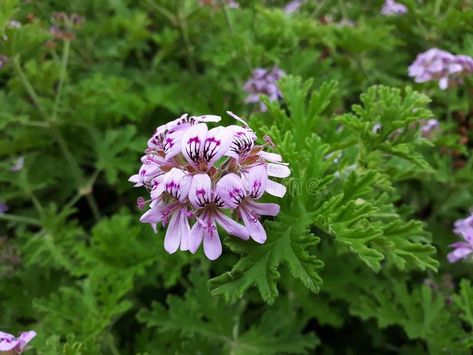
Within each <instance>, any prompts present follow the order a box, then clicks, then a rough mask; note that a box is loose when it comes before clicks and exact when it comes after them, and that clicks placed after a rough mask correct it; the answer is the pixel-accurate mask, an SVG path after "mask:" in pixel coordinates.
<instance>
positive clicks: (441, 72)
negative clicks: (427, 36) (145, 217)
mask: <svg viewBox="0 0 473 355" xmlns="http://www.w3.org/2000/svg"><path fill="white" fill-rule="evenodd" d="M408 72H409V76H410V77H413V78H414V81H415V82H416V83H424V82H427V81H432V80H438V81H439V87H440V89H442V90H445V89H446V88H448V87H449V85H450V82H451V81H453V82H454V83H459V82H461V79H460V78H461V76H464V75H466V74H470V73H472V72H473V58H471V57H469V56H466V55H454V54H452V53H449V52H447V51H443V50H441V49H438V48H431V49H429V50H428V51H426V52H423V53H421V54H419V55H418V56H417V58H416V60H415V61H414V63H412V64H411V65H410V66H409V68H408Z"/></svg>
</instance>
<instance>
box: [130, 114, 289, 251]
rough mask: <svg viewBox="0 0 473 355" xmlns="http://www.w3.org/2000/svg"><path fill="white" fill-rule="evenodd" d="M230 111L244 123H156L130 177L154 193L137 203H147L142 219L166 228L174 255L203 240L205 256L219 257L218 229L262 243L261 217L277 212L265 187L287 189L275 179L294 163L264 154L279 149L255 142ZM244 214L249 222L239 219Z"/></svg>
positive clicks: (275, 191)
mask: <svg viewBox="0 0 473 355" xmlns="http://www.w3.org/2000/svg"><path fill="white" fill-rule="evenodd" d="M227 113H228V114H229V115H230V116H231V117H234V118H235V119H236V120H237V121H238V122H240V123H242V125H241V126H240V125H231V126H228V127H223V126H219V127H215V128H211V129H209V128H208V127H207V123H210V122H218V121H219V120H220V117H219V116H213V115H206V116H190V117H189V116H188V115H187V114H184V115H182V116H181V117H180V118H178V119H176V120H174V121H172V122H169V123H167V124H165V125H162V126H160V127H158V128H157V129H156V131H155V134H154V135H153V137H151V139H150V140H149V141H148V147H147V149H146V151H145V153H146V155H145V156H143V157H142V166H141V168H140V169H139V172H138V174H135V175H133V176H131V177H130V179H129V180H130V181H131V182H133V183H134V184H135V186H137V187H139V186H144V187H146V188H147V190H148V191H149V195H150V199H149V200H145V198H143V197H140V198H139V199H138V201H137V204H138V207H139V208H140V209H143V208H145V207H146V205H149V209H148V211H146V212H145V213H144V214H143V216H142V217H141V219H140V220H141V222H143V223H149V224H151V226H152V227H153V228H154V229H155V230H156V228H157V225H158V224H162V225H163V227H165V228H167V230H166V235H165V238H164V248H165V250H166V251H167V252H169V253H174V252H176V251H177V250H178V249H180V250H182V251H185V250H189V251H190V252H192V253H195V252H196V251H197V250H198V248H199V246H200V245H201V244H203V246H204V253H205V255H206V256H207V257H208V258H209V259H210V260H215V259H217V258H218V257H219V256H220V255H221V253H222V244H221V241H220V237H219V234H218V230H217V226H220V227H222V228H223V229H224V230H225V231H226V232H227V233H228V234H230V235H233V236H236V237H239V238H241V239H244V240H247V239H249V238H250V236H251V237H252V239H254V240H255V241H257V242H258V243H264V241H265V240H266V232H265V230H264V227H263V225H262V224H261V222H260V221H259V217H260V216H262V215H267V216H276V215H277V214H278V213H279V206H278V205H277V204H274V203H272V204H271V203H260V202H256V200H259V199H260V198H262V197H263V195H264V193H265V192H267V193H269V194H271V195H274V196H277V197H283V196H284V194H285V193H286V187H285V186H284V185H282V184H280V183H278V182H276V181H272V180H270V179H269V177H278V178H284V177H287V176H289V175H290V170H289V167H288V165H287V164H285V163H283V162H282V157H281V156H280V155H279V154H276V153H271V152H267V151H265V149H266V148H268V147H271V146H273V144H272V142H270V140H269V139H266V140H267V142H266V143H264V144H261V145H257V144H256V140H257V137H256V134H255V132H254V131H253V130H252V129H251V128H250V127H249V126H248V124H247V123H246V122H245V121H244V120H243V119H242V118H240V117H238V116H236V115H234V114H233V113H231V112H229V111H228V112H227ZM230 187H231V188H233V189H237V188H238V189H240V190H241V196H240V198H239V199H237V200H235V202H234V203H233V204H232V203H230V202H231V200H229V196H228V191H227V190H225V189H228V188H230ZM232 212H236V215H235V214H233V215H232ZM231 216H233V217H235V219H232V217H231ZM240 218H241V219H242V220H243V224H244V225H242V224H240V223H238V220H239V219H240ZM192 223H193V224H192ZM191 225H192V226H191Z"/></svg>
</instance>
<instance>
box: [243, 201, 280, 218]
mask: <svg viewBox="0 0 473 355" xmlns="http://www.w3.org/2000/svg"><path fill="white" fill-rule="evenodd" d="M246 204H247V205H248V206H249V208H251V209H252V210H253V211H255V213H257V214H259V215H261V216H277V215H278V214H279V210H280V207H279V205H278V204H276V203H259V202H254V201H251V200H249V201H247V202H246Z"/></svg>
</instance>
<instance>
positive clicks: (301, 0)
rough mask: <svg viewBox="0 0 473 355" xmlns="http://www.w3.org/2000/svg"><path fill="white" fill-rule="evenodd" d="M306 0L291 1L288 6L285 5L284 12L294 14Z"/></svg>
mask: <svg viewBox="0 0 473 355" xmlns="http://www.w3.org/2000/svg"><path fill="white" fill-rule="evenodd" d="M304 1H305V0H293V1H290V2H289V3H288V4H287V5H286V6H284V13H286V14H288V15H289V14H293V13H294V12H296V11H298V10H299V9H300V7H301V6H302V4H303V3H304Z"/></svg>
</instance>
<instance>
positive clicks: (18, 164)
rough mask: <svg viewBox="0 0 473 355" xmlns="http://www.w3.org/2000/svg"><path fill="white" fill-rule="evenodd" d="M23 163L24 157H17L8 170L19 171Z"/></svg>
mask: <svg viewBox="0 0 473 355" xmlns="http://www.w3.org/2000/svg"><path fill="white" fill-rule="evenodd" d="M24 165H25V157H19V158H18V159H16V160H15V162H14V163H13V165H12V167H11V168H10V171H14V172H17V171H20V170H21V169H23V166H24Z"/></svg>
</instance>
